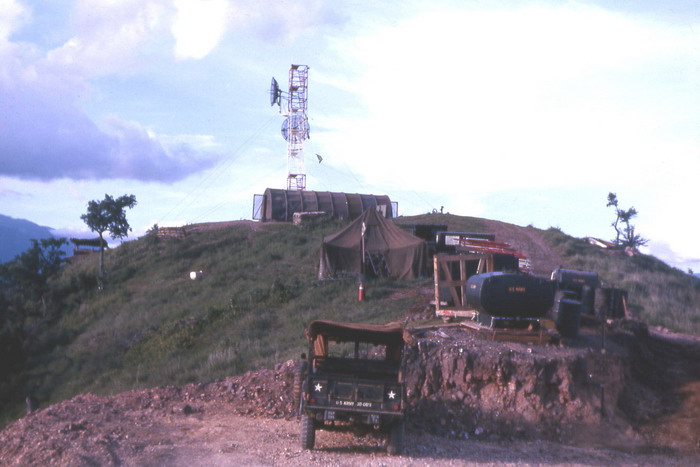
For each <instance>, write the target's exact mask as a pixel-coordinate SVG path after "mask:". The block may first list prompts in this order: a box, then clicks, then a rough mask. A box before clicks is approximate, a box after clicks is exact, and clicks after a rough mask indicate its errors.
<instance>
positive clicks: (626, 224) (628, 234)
mask: <svg viewBox="0 0 700 467" xmlns="http://www.w3.org/2000/svg"><path fill="white" fill-rule="evenodd" d="M611 206H612V207H613V208H614V209H615V221H614V222H613V223H612V224H611V225H612V227H613V229H615V239H614V240H613V242H614V243H615V244H616V245H619V246H623V247H628V246H629V247H632V248H637V247H640V246H644V245H646V244H647V243H649V240H647V239H645V238H642V237H641V236H640V235H638V234H637V233H635V231H634V225H632V224H630V221H631V220H632V218H634V217H635V216H636V215H637V214H638V213H637V210H636V209H635V208H634V206H632V207H631V208H629V209H627V210H625V209H620V207H619V202H618V200H617V194H615V193H612V192H610V193H608V204H607V207H611ZM621 224H622V225H621Z"/></svg>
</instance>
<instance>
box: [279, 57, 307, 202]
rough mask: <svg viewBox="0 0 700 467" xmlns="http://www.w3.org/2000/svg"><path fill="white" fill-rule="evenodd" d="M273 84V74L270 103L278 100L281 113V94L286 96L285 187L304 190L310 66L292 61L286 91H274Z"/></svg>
mask: <svg viewBox="0 0 700 467" xmlns="http://www.w3.org/2000/svg"><path fill="white" fill-rule="evenodd" d="M276 84H277V81H276V80H275V79H274V78H272V85H271V88H270V103H271V104H270V105H274V104H275V103H276V104H278V105H279V106H280V113H282V104H281V100H282V97H285V98H286V100H287V109H286V113H282V115H283V116H285V117H286V120H285V121H284V123H283V124H282V136H283V137H284V139H285V140H286V141H287V190H305V189H306V169H305V167H304V141H305V140H307V139H309V119H308V116H307V115H306V109H307V106H308V89H309V87H308V84H309V67H308V66H307V65H292V66H291V67H290V68H289V91H288V92H287V93H284V92H282V91H277V90H276V89H277V86H276ZM273 94H274V96H273ZM285 94H286V95H285Z"/></svg>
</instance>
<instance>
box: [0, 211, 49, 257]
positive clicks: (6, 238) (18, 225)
mask: <svg viewBox="0 0 700 467" xmlns="http://www.w3.org/2000/svg"><path fill="white" fill-rule="evenodd" d="M50 237H53V235H52V234H51V229H50V228H49V227H44V226H41V225H38V224H35V223H34V222H31V221H28V220H26V219H14V218H12V217H9V216H5V215H2V214H0V263H6V262H7V261H11V260H13V259H14V258H15V256H17V255H18V254H20V253H22V252H24V251H25V250H27V249H28V248H29V247H30V246H31V244H32V243H31V239H33V238H35V239H42V238H50Z"/></svg>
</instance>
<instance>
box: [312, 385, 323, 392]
mask: <svg viewBox="0 0 700 467" xmlns="http://www.w3.org/2000/svg"><path fill="white" fill-rule="evenodd" d="M321 389H323V386H321V385H320V384H318V383H316V386H314V390H316V392H320V391H321Z"/></svg>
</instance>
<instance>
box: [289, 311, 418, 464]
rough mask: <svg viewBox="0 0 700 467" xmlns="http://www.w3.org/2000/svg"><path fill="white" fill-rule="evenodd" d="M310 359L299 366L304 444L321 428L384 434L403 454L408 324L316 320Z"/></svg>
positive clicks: (310, 446)
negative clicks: (404, 364) (404, 368)
mask: <svg viewBox="0 0 700 467" xmlns="http://www.w3.org/2000/svg"><path fill="white" fill-rule="evenodd" d="M306 335H307V339H308V341H309V353H308V359H306V360H304V361H303V364H302V365H301V366H300V374H299V379H298V380H299V385H298V386H297V392H298V393H299V397H300V399H299V404H300V405H299V407H300V413H301V446H302V449H313V447H314V444H315V440H316V430H321V429H323V430H337V431H341V430H352V431H354V432H355V433H356V434H358V435H362V434H367V433H369V432H371V431H374V432H379V433H381V434H383V435H385V436H386V437H387V438H388V439H387V451H388V452H389V454H396V455H398V454H401V453H402V451H403V445H404V431H405V422H406V396H405V388H404V383H403V374H404V371H403V368H402V361H403V345H404V340H403V328H402V327H401V326H399V325H367V324H348V323H337V322H332V321H320V320H319V321H314V322H312V323H311V324H310V325H309V328H308V329H307V330H306Z"/></svg>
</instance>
